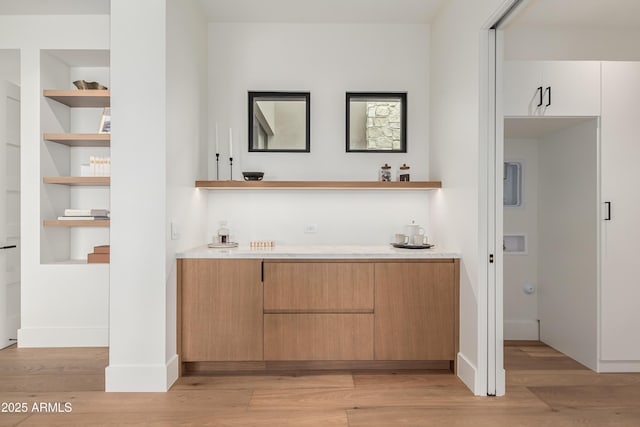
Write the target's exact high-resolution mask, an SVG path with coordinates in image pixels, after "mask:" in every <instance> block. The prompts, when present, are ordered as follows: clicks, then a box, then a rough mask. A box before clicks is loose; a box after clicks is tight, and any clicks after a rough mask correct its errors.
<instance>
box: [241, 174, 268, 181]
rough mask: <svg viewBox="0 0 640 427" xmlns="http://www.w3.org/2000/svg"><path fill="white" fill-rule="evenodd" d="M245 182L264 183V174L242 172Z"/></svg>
mask: <svg viewBox="0 0 640 427" xmlns="http://www.w3.org/2000/svg"><path fill="white" fill-rule="evenodd" d="M242 176H243V177H244V180H245V181H262V178H263V177H264V172H242Z"/></svg>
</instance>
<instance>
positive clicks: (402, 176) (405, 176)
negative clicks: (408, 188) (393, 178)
mask: <svg viewBox="0 0 640 427" xmlns="http://www.w3.org/2000/svg"><path fill="white" fill-rule="evenodd" d="M398 181H401V182H409V181H411V179H410V174H409V166H407V164H406V163H403V164H402V166H400V167H399V168H398Z"/></svg>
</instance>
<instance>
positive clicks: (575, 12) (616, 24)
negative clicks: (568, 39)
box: [507, 0, 640, 30]
mask: <svg viewBox="0 0 640 427" xmlns="http://www.w3.org/2000/svg"><path fill="white" fill-rule="evenodd" d="M511 27H527V28H530V27H540V28H544V27H562V28H565V29H580V28H601V29H615V30H620V29H639V28H640V0H529V1H527V3H526V4H525V6H523V7H522V8H521V10H519V11H518V12H517V15H515V16H514V17H513V19H512V20H511V21H510V22H509V24H508V25H507V28H511Z"/></svg>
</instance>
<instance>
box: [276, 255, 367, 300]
mask: <svg viewBox="0 0 640 427" xmlns="http://www.w3.org/2000/svg"><path fill="white" fill-rule="evenodd" d="M373 269H374V268H373V264H370V263H338V262H336V263H325V262H321V263H313V262H301V263H298V262H294V263H268V262H265V264H264V309H265V312H268V311H310V312H372V311H373V287H374V285H373V283H374V280H373Z"/></svg>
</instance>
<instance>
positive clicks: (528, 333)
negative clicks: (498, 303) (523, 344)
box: [503, 320, 539, 341]
mask: <svg viewBox="0 0 640 427" xmlns="http://www.w3.org/2000/svg"><path fill="white" fill-rule="evenodd" d="M503 333H504V339H505V340H514V341H530V340H532V341H537V340H538V338H539V337H538V321H537V320H505V321H504V332H503Z"/></svg>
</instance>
